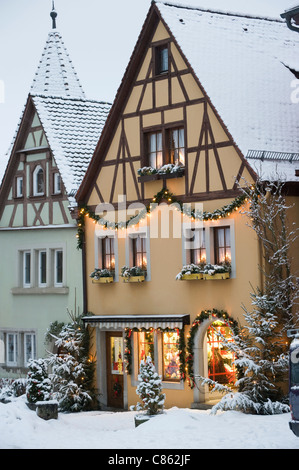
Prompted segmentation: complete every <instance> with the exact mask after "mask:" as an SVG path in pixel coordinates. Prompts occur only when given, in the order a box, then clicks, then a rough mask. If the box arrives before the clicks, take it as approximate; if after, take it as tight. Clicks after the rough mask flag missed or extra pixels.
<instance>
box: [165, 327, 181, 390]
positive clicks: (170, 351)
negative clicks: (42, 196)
mask: <svg viewBox="0 0 299 470" xmlns="http://www.w3.org/2000/svg"><path fill="white" fill-rule="evenodd" d="M162 354H163V380H170V381H179V380H180V378H181V377H180V358H179V335H178V333H177V332H172V331H168V332H164V333H163V353H162Z"/></svg>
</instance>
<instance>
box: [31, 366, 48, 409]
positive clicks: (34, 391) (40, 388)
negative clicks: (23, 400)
mask: <svg viewBox="0 0 299 470" xmlns="http://www.w3.org/2000/svg"><path fill="white" fill-rule="evenodd" d="M47 368H48V364H47V362H46V360H45V359H31V360H30V362H29V368H28V373H27V385H26V397H27V401H28V403H36V402H37V401H47V400H50V399H51V392H52V384H51V380H50V379H49V376H48V371H47Z"/></svg>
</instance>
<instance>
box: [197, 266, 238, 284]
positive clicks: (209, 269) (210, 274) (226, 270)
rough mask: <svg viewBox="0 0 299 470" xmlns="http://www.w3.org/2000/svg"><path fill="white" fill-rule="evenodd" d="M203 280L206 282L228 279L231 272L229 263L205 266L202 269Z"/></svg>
mask: <svg viewBox="0 0 299 470" xmlns="http://www.w3.org/2000/svg"><path fill="white" fill-rule="evenodd" d="M202 272H203V279H204V280H205V281H206V280H211V281H213V280H217V279H229V277H230V272H231V265H230V263H229V262H224V263H221V264H206V265H205V267H204V269H203V271H202Z"/></svg>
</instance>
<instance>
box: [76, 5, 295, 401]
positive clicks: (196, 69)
mask: <svg viewBox="0 0 299 470" xmlns="http://www.w3.org/2000/svg"><path fill="white" fill-rule="evenodd" d="M261 31H262V33H261ZM274 31H275V34H273V32H274ZM260 34H262V35H263V40H262V41H261V40H260V36H259V35H260ZM274 36H275V38H276V39H275V41H274V39H273V37H274ZM295 36H296V35H295ZM295 36H294V35H292V33H291V32H290V31H288V30H287V28H286V26H285V24H284V23H283V22H280V21H276V20H274V21H270V20H266V19H262V18H248V17H242V16H240V15H233V14H231V15H230V14H224V13H217V12H210V11H204V10H200V9H195V8H184V7H182V6H179V5H172V4H169V2H167V4H166V3H163V2H153V3H152V5H151V8H150V10H149V13H148V15H147V18H146V20H145V23H144V26H143V29H142V31H141V33H140V36H139V38H138V41H137V44H136V46H135V49H134V51H133V54H132V56H131V59H130V62H129V64H128V67H127V69H126V72H125V75H124V77H123V80H122V83H121V85H120V88H119V90H118V93H117V96H116V99H115V102H114V103H113V105H112V109H111V113H110V115H109V118H108V120H107V122H106V125H105V127H104V129H103V132H102V134H101V139H100V141H99V143H98V145H97V148H96V151H95V153H94V156H93V158H92V160H91V162H90V164H89V167H88V170H87V172H86V175H85V177H84V179H83V182H82V184H81V186H80V188H79V191H78V193H77V196H76V199H77V201H78V204H79V209H80V208H81V209H80V212H79V218H78V243H79V246H80V247H81V248H82V251H83V259H84V260H85V262H84V269H85V281H86V282H85V284H84V291H85V307H84V311H85V312H89V313H91V314H92V315H91V316H87V317H86V318H85V323H86V326H87V327H88V328H90V329H91V331H92V332H93V335H94V341H93V345H94V346H93V351H92V352H93V354H94V355H96V357H97V377H96V381H97V386H98V388H99V392H100V394H101V395H100V401H101V404H102V406H103V407H119V408H125V409H127V408H128V407H129V406H130V405H134V404H135V403H136V401H137V400H138V398H137V396H136V386H137V384H138V373H139V366H140V361H141V360H142V359H144V358H145V357H146V356H147V355H150V356H151V357H152V360H153V361H154V363H155V366H156V369H157V371H158V373H159V375H161V376H162V379H163V391H164V392H165V393H166V402H165V406H166V407H171V406H182V407H191V406H192V407H205V406H207V405H208V404H209V403H210V402H211V400H212V399H213V398H215V396H214V395H213V396H212V395H211V394H210V391H209V389H208V387H202V386H200V385H199V384H198V382H197V381H196V376H197V375H201V376H205V377H208V376H209V377H210V378H212V379H215V380H218V381H220V382H221V383H226V384H233V383H234V381H235V380H236V375H235V374H236V371H235V370H234V365H233V357H232V355H231V353H230V352H229V351H228V350H226V349H225V347H224V345H223V344H222V343H221V341H219V337H216V336H215V334H214V332H215V329H216V330H217V329H218V330H220V331H221V332H222V334H223V335H224V336H227V338H229V337H230V332H231V329H232V328H234V326H235V325H236V322H240V323H241V324H242V321H243V314H242V312H243V310H242V307H241V305H242V304H244V305H247V306H249V305H250V290H251V285H252V286H261V285H262V279H261V275H260V270H259V268H258V265H259V263H260V262H261V253H260V247H259V244H258V242H257V239H256V237H255V235H254V232H253V231H252V230H251V229H249V228H248V223H247V222H248V221H247V220H246V216H245V215H243V214H242V212H243V210H244V209H246V208H248V204H249V203H248V201H246V200H245V198H244V197H243V196H242V191H241V190H240V186H242V185H246V184H254V182H255V181H256V178H257V174H259V175H260V176H261V174H263V173H264V176H265V178H266V179H267V178H268V177H269V172H271V171H273V170H274V169H275V168H276V169H278V170H280V169H281V166H283V165H284V163H285V162H284V161H283V159H284V158H287V157H286V155H287V153H288V152H289V153H290V154H291V155H292V156H293V160H292V162H290V159H289V160H288V161H287V162H286V168H287V169H288V173H289V176H288V179H287V181H291V182H292V184H293V185H294V188H295V189H294V192H293V193H292V194H293V197H296V194H297V195H298V190H297V185H296V182H297V180H296V178H297V177H296V176H295V170H296V168H297V167H298V165H297V163H298V159H297V156H298V154H297V151H298V139H297V136H298V133H296V132H297V131H296V129H297V123H298V111H297V109H295V107H294V106H293V107H292V105H291V103H290V100H289V95H288V96H287V93H289V81H290V80H291V77H292V73H291V71H290V70H289V69H288V68H287V67H286V66H284V65H283V64H282V63H281V62H279V60H277V59H276V58H275V57H274V55H275V54H277V51H279V52H278V55H279V54H281V56H282V55H284V56H285V57H286V56H288V57H289V58H290V57H292V54H293V47H292V46H291V47H288V46H286V44H287V42H286V41H285V40H286V38H288V40H289V44H292V45H294V44H295V43H296V41H297V42H298V39H297V38H296V37H295ZM273 41H274V43H275V44H274V43H273ZM274 50H275V51H276V52H275V54H274ZM261 52H262V53H263V55H262V54H261ZM261 56H262V58H263V61H261V60H260V57H261ZM265 68H266V69H267V73H273V75H272V77H274V78H273V83H272V84H269V83H267V87H268V88H267V87H266V83H264V82H263V81H262V80H260V79H259V78H258V77H260V76H264V75H263V74H264V73H265ZM249 70H250V72H249ZM261 74H262V75H261ZM272 77H271V78H272ZM259 80H260V81H259ZM277 86H279V87H280V96H279V98H278V97H277V94H276V92H277ZM286 87H288V89H286ZM282 103H284V104H282ZM273 110H275V113H273ZM285 112H288V123H287V125H286V123H284V122H282V120H281V117H282V116H283V115H284V113H285ZM261 116H263V117H262V118H261ZM277 124H278V125H277ZM251 149H253V150H254V149H255V150H258V151H260V150H263V151H264V153H263V155H261V153H259V152H256V153H250V152H249V150H251ZM271 151H272V152H271ZM265 152H266V153H265ZM267 152H268V153H267ZM276 152H277V153H276ZM278 152H282V153H281V154H280V156H279V154H278ZM296 154H297V156H296ZM250 156H251V158H250ZM262 156H264V157H265V158H262ZM264 163H265V164H264ZM268 163H269V164H270V167H269V168H268V167H267V164H268ZM296 165H297V166H296ZM265 172H266V173H267V174H265ZM290 194H291V193H290ZM297 212H298V206H297V208H296V209H295V212H294V213H296V214H295V218H296V217H297V218H298V214H297ZM199 214H201V215H199ZM203 215H204V217H203ZM202 219H204V220H202ZM190 265H191V266H193V270H192V267H191V268H190ZM194 265H195V266H197V267H198V266H199V267H201V266H202V265H204V266H206V269H205V273H199V272H198V271H200V269H198V270H196V268H195V269H194ZM185 266H188V267H187V268H185V269H184V268H183V267H185ZM207 266H208V267H207ZM215 266H216V267H215ZM217 266H218V268H217ZM219 266H221V268H220V269H219ZM297 267H298V266H297ZM217 270H218V271H220V273H217ZM201 271H202V270H201ZM191 273H192V274H191ZM211 325H213V328H211ZM190 338H191V339H192V342H193V348H192V351H190V349H188V344H190ZM190 371H192V373H190ZM216 398H217V397H216Z"/></svg>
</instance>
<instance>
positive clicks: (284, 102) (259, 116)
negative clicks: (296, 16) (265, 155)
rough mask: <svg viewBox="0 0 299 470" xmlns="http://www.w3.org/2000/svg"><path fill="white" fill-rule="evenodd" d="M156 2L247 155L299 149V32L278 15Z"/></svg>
mask: <svg viewBox="0 0 299 470" xmlns="http://www.w3.org/2000/svg"><path fill="white" fill-rule="evenodd" d="M155 3H156V6H157V8H158V10H159V12H160V14H161V16H162V18H163V20H164V21H165V22H166V24H167V26H168V27H169V29H170V30H171V32H172V34H173V36H174V37H175V39H176V41H177V43H178V45H179V47H180V48H181V50H182V52H183V53H184V55H185V57H186V58H187V60H188V62H189V63H190V65H191V67H192V68H193V70H194V72H195V74H196V76H197V78H198V80H199V81H200V83H201V85H202V86H203V88H204V89H205V91H206V93H207V95H208V96H209V98H210V99H211V102H212V103H213V105H214V107H215V108H216V110H217V112H218V113H219V115H220V116H221V118H222V120H223V122H224V124H225V125H226V127H227V129H228V131H229V132H230V134H231V135H232V137H233V139H234V140H235V142H236V144H237V145H238V147H239V148H240V150H241V151H242V153H243V154H244V156H245V157H246V155H247V152H248V150H249V149H254V150H264V151H271V152H272V151H276V152H290V153H298V152H299V103H297V102H296V100H294V99H292V93H293V94H294V91H295V89H296V88H295V87H298V86H299V81H298V80H296V78H295V76H294V74H293V73H292V72H291V71H290V69H293V70H295V71H299V55H298V52H299V35H298V34H296V33H295V32H292V31H290V30H289V29H288V28H287V26H286V23H285V22H284V21H282V20H280V19H267V18H255V17H249V16H244V15H243V16H242V15H241V14H237V13H236V14H235V13H223V12H214V11H210V10H203V9H197V8H194V7H192V6H190V7H186V6H182V5H177V4H173V3H170V2H162V1H158V0H157V1H156V2H155ZM297 163H298V162H297Z"/></svg>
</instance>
